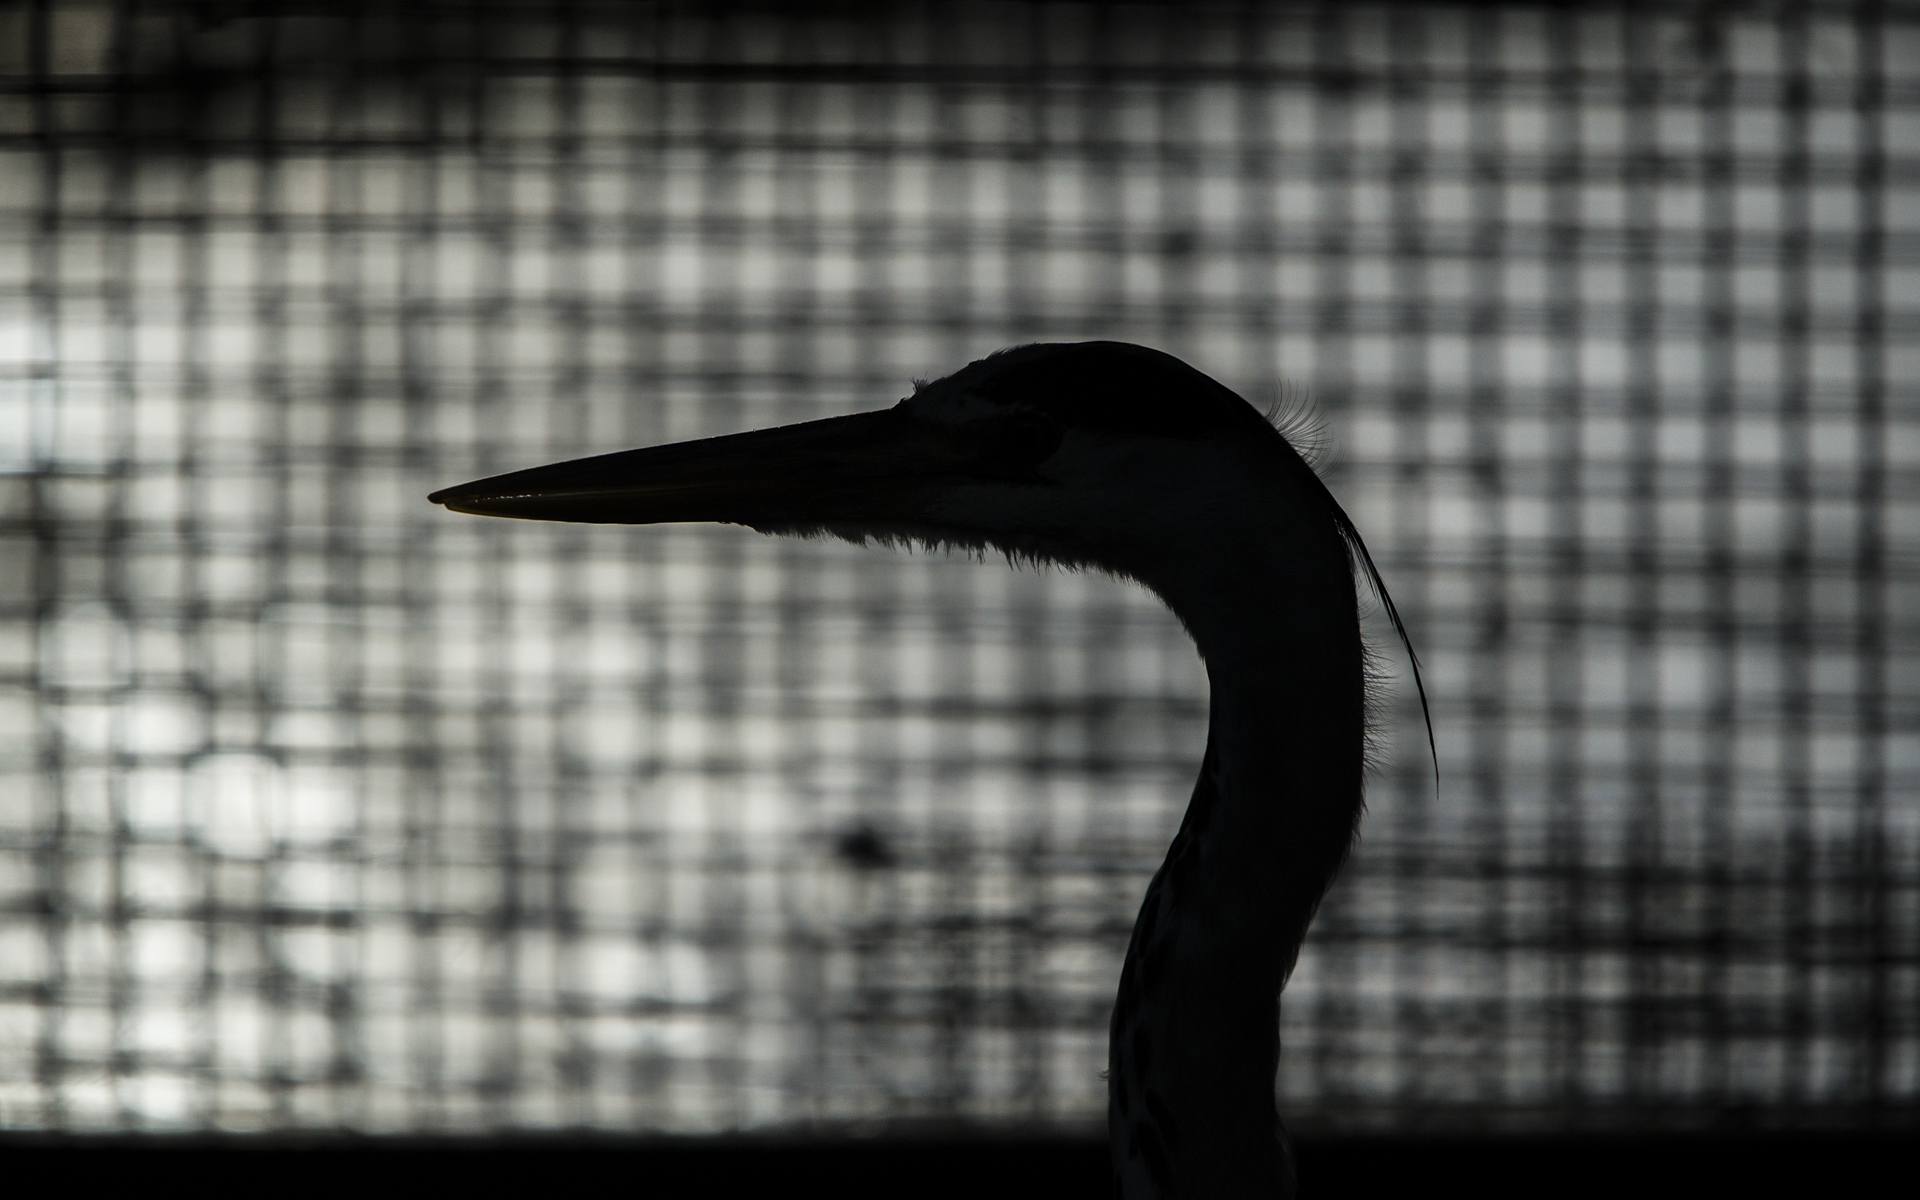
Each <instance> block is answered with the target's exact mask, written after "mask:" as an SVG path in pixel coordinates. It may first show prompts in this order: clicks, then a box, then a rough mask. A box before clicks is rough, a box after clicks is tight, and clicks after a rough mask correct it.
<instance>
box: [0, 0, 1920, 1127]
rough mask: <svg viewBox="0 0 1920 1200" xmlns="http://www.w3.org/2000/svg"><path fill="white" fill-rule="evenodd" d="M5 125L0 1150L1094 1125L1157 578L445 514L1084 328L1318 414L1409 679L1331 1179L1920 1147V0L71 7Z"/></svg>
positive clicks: (1194, 708) (1190, 721)
mask: <svg viewBox="0 0 1920 1200" xmlns="http://www.w3.org/2000/svg"><path fill="white" fill-rule="evenodd" d="M0 75H3V76H4V78H3V80H0V470H4V471H5V472H6V474H4V475H0V505H3V506H4V508H3V509H0V512H3V513H4V516H3V517H0V520H3V521H4V523H3V524H0V564H3V565H0V714H3V715H0V789H3V790H0V1124H4V1125H5V1126H8V1127H12V1128H71V1129H131V1128H139V1129H198V1128H222V1129H238V1130H322V1129H336V1128H353V1129H362V1130H369V1131H408V1132H436V1131H442V1132H444V1131H474V1130H484V1129H500V1128H521V1129H538V1128H554V1127H584V1128H602V1129H609V1130H679V1131H696V1132H697V1131H711V1130H719V1129H731V1128H742V1127H792V1126H801V1125H816V1124H821V1123H824V1124H827V1125H832V1126H835V1127H842V1126H844V1125H845V1124H846V1123H849V1122H853V1123H874V1122H883V1121H896V1120H911V1119H916V1118H924V1119H937V1120H956V1121H963V1122H986V1123H996V1122H1005V1123H1014V1122H1017V1123H1019V1124H1020V1125H1021V1126H1022V1127H1032V1126H1034V1125H1035V1124H1036V1123H1037V1124H1042V1125H1053V1126H1057V1127H1062V1128H1088V1129H1090V1128H1093V1127H1095V1126H1096V1124H1097V1122H1098V1120H1099V1116H1100V1114H1101V1113H1102V1112H1103V1110H1104V1103H1105V1100H1104V1095H1105V1093H1104V1085H1103V1084H1102V1083H1101V1082H1100V1081H1099V1080H1098V1078H1097V1077H1096V1072H1097V1071H1098V1069H1099V1068H1100V1067H1101V1066H1102V1065H1103V1064H1104V1057H1105V1049H1104V1023H1105V1019H1106V1014H1107V1011H1108V1005H1109V1003H1110V999H1111V995H1112V988H1113V986H1114V983H1115V980H1116V978H1117V974H1118V967H1119V959H1120V954H1121V952H1122V950H1123V948H1124V942H1125V936H1126V932H1127V930H1128V928H1129V926H1130V923H1131V920H1132V917H1133V913H1134V909H1135V906H1136V905H1137V903H1138V899H1139V897H1140V895H1141V893H1142V892H1143V890H1144V886H1145V883H1146V880H1147V877H1148V875H1149V874H1150V872H1151V871H1152V869H1153V867H1154V866H1155V865H1156V864H1157V862H1158V859H1159V857H1160V855H1161V854H1162V852H1163V851H1164V849H1165V846H1166V843H1167V840H1168V839H1169V837H1170V835H1171V832H1172V829H1173V826H1174V824H1175V822H1176V820H1177V817H1178V814H1179V810H1180V806H1181V805H1183V804H1184V802H1185V799H1186V795H1187V790H1188V787H1189V786H1190V780H1191V777H1192V773H1193V771H1194V770H1195V768H1196V766H1197V763H1198V759H1199V755H1200V751H1201V748H1202V745H1203V742H1204V738H1205V699H1206V693H1205V679H1204V674H1203V671H1202V669H1201V667H1200V665H1199V664H1198V663H1197V661H1196V659H1195V656H1194V655H1193V653H1192V651H1191V649H1190V647H1189V645H1188V643H1187V642H1186V640H1185V638H1184V636H1183V635H1182V633H1181V631H1180V630H1179V628H1178V627H1177V625H1176V624H1175V622H1174V621H1173V620H1172V618H1171V617H1170V616H1168V615H1167V614H1166V613H1164V612H1163V611H1162V610H1161V609H1160V608H1159V606H1158V604H1157V603H1155V602H1154V601H1153V600H1152V598H1151V597H1149V596H1146V595H1144V594H1143V593H1141V592H1139V591H1137V590H1134V589H1131V588H1129V587H1125V586H1121V585H1119V584H1116V583H1113V582H1110V581H1107V580H1104V579H1100V578H1090V577H1084V576H1076V575H1064V574H1045V575H1035V574H1017V573H1014V572H1011V571H1008V570H1007V569H1005V567H1004V566H1003V565H1001V564H997V563H984V564H976V563H970V562H964V561H955V560H947V559H942V558H938V557H925V556H910V555H906V554H902V553H895V552H887V551H859V550H855V549H853V548H850V547H845V546H839V545H828V544H822V543H793V542H777V541H772V540H768V539H763V538H760V537H758V536H757V535H754V534H751V533H747V532H744V531H740V530H729V529H718V528H715V529H707V528H664V529H639V530H630V529H618V528H611V529H597V528H583V527H577V526H576V527H567V526H545V525H533V524H519V523H512V522H500V521H486V520H481V519H477V518H468V517H460V516H456V515H452V514H448V513H444V512H441V511H438V510H436V509H434V508H432V507H431V506H429V505H428V504H427V503H426V502H425V499H424V497H425V494H426V493H427V492H428V491H429V490H431V489H432V488H435V487H439V486H444V485H447V484H450V483H454V482H458V481H460V480H464V479H469V478H473V477H476V476H479V475H482V474H489V473H493V472H497V471H501V470H506V469H511V468H514V467H518V466H526V465H533V464H536V463H540V462H546V461H550V460H553V459H557V458H562V457H569V456H576V455H581V454H586V453H594V452H600V451H605V450H613V449H622V448H626V447H629V446H635V445H641V444H646V443H650V442H656V441H663V440H672V439H681V438H687V437H693V436H700V435H706V434H713V433H720V432H727V431H732V430H737V429H745V428H752V427H757V426H764V425H771V424H775V423H782V422H787V421H792V420H797V419H803V418H808V417H813V416H820V415H827V414H831V413H838V412H845V411H855V410H858V409H863V408H870V407H878V406H881V405H884V404H887V403H890V402H891V401H892V400H893V399H894V398H896V397H898V396H900V395H902V394H904V392H905V391H906V389H907V388H908V386H909V385H908V382H907V381H908V379H909V378H910V377H912V376H916V375H918V376H931V375H940V374H945V373H946V372H948V371H950V370H953V369H955V368H957V367H959V366H961V365H963V364H964V363H966V362H968V361H970V360H972V359H974V358H977V357H979V356H981V355H983V354H984V353H986V352H988V351H990V350H993V349H996V348H998V347H1001V346H1004V345H1008V344H1012V343H1016V342H1024V341H1035V340H1054V339H1060V340H1064V339H1079V338H1092V337H1109V338H1120V339H1125V340H1131V341H1140V342H1145V343H1149V344H1152V345H1155V346H1159V347H1161V348H1164V349H1167V350H1169V351H1172V352H1174V353H1176V354H1179V355H1181V356H1182V357H1185V358H1187V359H1188V360H1189V361H1191V362H1193V363H1194V364H1195V365H1197V366H1199V367H1200V368H1202V369H1203V370H1206V371H1208V372H1209V373H1212V374H1214V375H1216V376H1217V377H1219V378H1221V379H1222V380H1224V381H1226V382H1227V383H1229V384H1230V385H1232V386H1234V387H1236V388H1237V389H1239V390H1240V391H1242V393H1243V394H1246V395H1249V396H1250V397H1252V398H1254V399H1255V400H1256V401H1259V400H1260V399H1261V398H1263V397H1264V396H1266V395H1268V394H1270V393H1271V392H1272V390H1273V389H1275V388H1277V387H1279V386H1281V385H1283V384H1291V385H1296V386H1298V387H1300V388H1302V389H1304V390H1305V391H1306V392H1307V393H1308V394H1309V395H1310V396H1311V398H1312V400H1313V401H1314V403H1315V404H1316V405H1317V407H1318V409H1319V411H1320V412H1321V413H1322V414H1323V415H1324V416H1325V417H1326V418H1327V419H1328V422H1329V425H1330V429H1331V434H1332V441H1333V443H1334V450H1333V456H1332V460H1331V463H1332V465H1331V466H1330V468H1329V469H1330V472H1331V474H1330V479H1331V482H1332V484H1333V486H1334V489H1335V491H1336V492H1337V493H1338V494H1339V495H1340V496H1341V497H1342V499H1343V500H1344V501H1345V503H1346V504H1347V507H1348V508H1349V510H1350V511H1351V512H1352V513H1353V514H1354V516H1355V518H1356V520H1357V522H1358V524H1359V526H1360V528H1361V529H1362V530H1363V531H1364V533H1365V534H1366V536H1367V537H1368V539H1369V541H1370V543H1371V545H1372V547H1373V550H1374V553H1375V555H1376V556H1377V557H1378V558H1379V560H1380V562H1381V565H1382V568H1383V570H1384V572H1385V574H1386V576H1387V578H1388V581H1389V583H1390V584H1391V586H1392V587H1393V588H1394V589H1395V591H1396V596H1397V599H1398V600H1399V602H1400V605H1401V607H1402V609H1403V610H1404V611H1405V612H1406V613H1407V614H1408V615H1409V617H1410V620H1411V624H1412V627H1413V632H1414V636H1415V638H1416V640H1417V642H1418V644H1419V646H1420V647H1421V649H1422V651H1423V653H1424V656H1425V658H1426V661H1427V663H1428V664H1429V672H1430V673H1429V676H1428V686H1429V689H1430V691H1431V693H1432V695H1433V699H1434V717H1435V723H1436V726H1437V731H1438V743H1439V753H1440V765H1441V774H1442V782H1441V785H1440V787H1439V790H1438V793H1437V795H1436V793H1435V791H1434V788H1433V784H1432V780H1431V777H1430V775H1429V773H1428V764H1427V762H1426V760H1425V735H1424V731H1423V730H1422V729H1421V727H1420V724H1419V721H1418V719H1417V715H1415V714H1414V713H1413V711H1412V710H1410V709H1409V707H1408V704H1407V700H1408V697H1407V696H1406V695H1405V694H1402V695H1401V696H1399V697H1398V704H1397V708H1396V710H1395V713H1396V715H1395V724H1394V727H1393V729H1392V731H1391V735H1390V738H1389V742H1390V746H1389V749H1388V758H1389V765H1388V766H1387V767H1386V768H1384V769H1383V770H1382V771H1381V772H1380V773H1379V774H1378V776H1377V777H1376V780H1375V783H1374V786H1373V788H1372V792H1371V797H1370V803H1371V813H1370V816H1369V818H1368V820H1367V823H1366V826H1365V830H1364V839H1363V843H1362V845H1361V848H1360V851H1359V853H1358V855H1357V857H1356V858H1355V860H1354V861H1353V863H1352V865H1351V866H1350V867H1349V868H1348V870H1347V872H1346V875H1345V877H1344V879H1343V881H1342V883H1341V884H1340V885H1339V886H1338V888H1337V889H1336V891H1335V893H1334V895H1333V896H1332V897H1331V898H1330V899H1329V901H1328V904H1327V906H1326V908H1325V910H1324V911H1323V913H1322V915H1321V917H1320V919H1319V922H1318V924H1317V925H1316V927H1315V930H1314V933H1313V935H1312V937H1311V939H1310V941H1309V945H1308V947H1307V950H1306V953H1305V956H1304V958H1303V960H1302V963H1301V966H1300V969H1299V972H1298V974H1297V976H1296V977H1295V979H1294V981H1293V983H1292V985H1291V987H1290V989H1289V991H1288V993H1287V998H1286V1003H1285V1006H1284V1015H1283V1026H1284V1034H1283V1036H1284V1040H1285V1044H1286V1054H1285V1059H1284V1063H1283V1069H1282V1075H1281V1082H1280V1088H1281V1094H1282V1097H1283V1101H1284V1107H1285V1110H1286V1112H1287V1113H1288V1115H1289V1120H1290V1121H1291V1122H1292V1123H1293V1124H1294V1125H1295V1127H1296V1128H1298V1129H1301V1130H1304V1131H1309V1132H1311V1131H1314V1130H1326V1129H1384V1130H1409V1129H1414V1128H1477V1129H1488V1128H1517V1127H1522V1126H1525V1127H1539V1128H1551V1129H1571V1128H1595V1127H1605V1128H1625V1127H1637V1126H1644V1125H1647V1124H1659V1125H1662V1126H1665V1127H1675V1126H1683V1125H1689V1124H1693V1125H1704V1124H1712V1123H1715V1122H1722V1121H1727V1120H1757V1121H1774V1122H1803V1123H1805V1122H1814V1123H1818V1122H1845V1123H1858V1122H1861V1121H1864V1120H1870V1119H1874V1118H1875V1117H1876V1114H1878V1116H1879V1117H1882V1118H1890V1117H1892V1116H1893V1115H1896V1114H1900V1113H1906V1114H1908V1115H1909V1116H1910V1114H1911V1113H1912V1112H1913V1110H1914V1105H1915V1102H1916V1098H1917V1097H1920V809H1916V806H1915V804H1914V799H1913V797H1914V794H1915V783H1916V768H1920V738H1916V736H1915V733H1914V730H1915V728H1916V723H1915V718H1916V715H1917V714H1916V704H1915V699H1916V691H1917V689H1920V669H1917V668H1920V662H1916V657H1915V640H1914V637H1913V635H1914V633H1915V616H1914V614H1915V612H1916V607H1915V601H1916V599H1920V593H1917V592H1916V585H1917V584H1920V571H1917V570H1916V567H1917V566H1920V558H1917V557H1916V551H1917V550H1920V403H1916V402H1917V401H1920V349H1916V346H1920V342H1917V341H1916V334H1920V10H1916V9H1915V8H1913V7H1910V6H1907V5H1894V4H1864V5H1825V4H1815V5H1795V4H1772V5H1753V6H1741V5H1732V6H1728V5H1703V6H1700V7H1697V8H1695V7H1690V6H1686V5H1669V6H1662V7H1661V8H1659V9H1658V10H1657V11H1653V10H1647V9H1642V8H1624V9H1621V8H1610V7H1598V6H1596V7H1592V8H1586V9H1569V8H1564V7H1545V8H1528V7H1523V6H1512V7H1505V8H1502V7H1497V6H1481V7H1467V8H1460V9H1444V8H1438V7H1429V6H1420V7H1401V8H1367V7H1360V6H1353V5H1339V6H1332V7H1328V8H1324V9H1292V8H1284V7H1278V6H1264V5H1256V6H1247V7H1240V8H1235V7H1230V6H1205V7H1191V6H1181V7H1177V8H1176V7H1171V6H1169V7H1154V6H1131V7H1124V8H1118V7H1116V8H1106V7H1098V6H1074V5H1048V6H1018V5H977V4H927V5H911V6H900V7H897V8H894V7H865V8H859V9H845V10H836V11H833V12H827V13H823V14H809V15H794V14H792V13H782V12H781V11H779V10H777V9H774V8H765V9H755V8H751V7H733V8H728V7H717V6H705V5H703V6H693V7H691V8H685V9H682V8H679V7H673V6H660V7H654V8H646V7H633V6H626V5H607V6H602V5H595V4H584V3H582V4H573V5H559V6H555V5H544V4H543V5H524V6H516V5H507V4H486V3H470V4H459V5H444V6H437V5H432V4H420V5H409V6H369V7H366V8H365V9H356V8H354V7H352V6H347V5H337V4H330V5H323V6H308V7H304V8H296V7H286V8H271V7H260V6H256V5H245V4H241V5H229V4H219V5H188V4H179V5H166V4H158V3H120V4H99V5H86V4H25V5H14V6H11V7H7V8H4V9H0ZM1407 690H1409V689H1406V688H1405V687H1402V689H1401V691H1402V692H1403V693H1404V692H1406V691H1407Z"/></svg>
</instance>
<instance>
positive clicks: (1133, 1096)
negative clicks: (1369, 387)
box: [1109, 523, 1365, 1200]
mask: <svg viewBox="0 0 1920 1200" xmlns="http://www.w3.org/2000/svg"><path fill="white" fill-rule="evenodd" d="M1259 532H1261V533H1264V534H1265V535H1266V536H1264V537H1261V536H1252V537H1250V539H1246V540H1239V539H1237V547H1236V552H1235V553H1234V554H1233V555H1231V556H1229V555H1225V554H1222V555H1218V556H1215V557H1212V558H1208V559H1205V560H1204V561H1197V562H1194V563H1191V564H1189V565H1188V566H1187V567H1186V569H1184V570H1183V572H1182V573H1181V576H1180V578H1179V579H1178V580H1170V581H1167V582H1165V583H1163V584H1160V585H1159V586H1158V587H1157V590H1160V591H1161V594H1162V595H1163V596H1164V597H1165V598H1166V599H1167V601H1168V602H1169V604H1170V605H1171V606H1172V607H1173V608H1174V611H1175V612H1176V613H1177V614H1178V615H1179V616H1180V617H1181V618H1182V620H1183V621H1184V622H1185V623H1186V625H1187V627H1188V629H1189V630H1190V631H1191V632H1192V633H1193V635H1194V639H1195V641H1196V643H1197V644H1198V645H1199V647H1200V651H1201V654H1202V656H1203V657H1204V658H1205V659H1206V662H1207V670H1208V675H1209V679H1210V682H1211V685H1212V711H1211V716H1210V722H1209V735H1208V744H1207V753H1206V758H1205V761H1204V763H1203V765H1202V768H1201V775H1200V780H1199V782H1198V784H1197V785H1196V786H1195V789H1194V795H1193V799H1192V801H1191V803H1190V804H1189V806H1188V809H1187V814H1186V817H1185V819H1184V821H1183V822H1182V824H1181V828H1180V832H1179V834H1178V835H1177V836H1176V837H1175V839H1174V843H1173V846H1172V848H1171V849H1170V850H1169V852H1168V855H1167V860H1166V863H1165V864H1164V865H1163V866H1162V867H1161V869H1160V872H1159V873H1158V874H1157V875H1156V876H1155V877H1154V881H1153V884H1152V886H1151V887H1150V888H1149V890H1148V894H1147V899H1146V903H1145V905H1144V906H1143V907H1142V909H1141V913H1140V917H1139V920H1138V922H1137V923H1136V925H1135V927H1134V934H1133V941H1132V944H1131V945H1130V946H1129V948H1128V951H1127V962H1126V967H1125V970H1124V971H1123V974H1122V981H1121V989H1120V996H1119V998H1118V1001H1117V1002H1116V1005H1115V1009H1114V1021H1113V1029H1112V1045H1111V1050H1110V1071H1111V1075H1110V1098H1111V1103H1110V1106H1109V1125H1110V1132H1111V1134H1112V1136H1113V1138H1114V1151H1115V1163H1116V1166H1117V1167H1118V1168H1119V1170H1120V1175H1121V1182H1122V1187H1123V1193H1124V1195H1125V1196H1126V1197H1127V1198H1128V1200H1141V1198H1145V1197H1155V1198H1160V1197H1175V1196H1179V1197H1197V1196H1205V1197H1220V1198H1226V1197H1242V1196H1263V1197H1273V1196H1276V1195H1290V1194H1291V1192H1292V1169H1291V1166H1290V1164H1289V1163H1288V1162H1287V1161H1286V1155H1285V1150H1284V1148H1283V1146H1282V1144H1281V1141H1280V1138H1279V1134H1278V1118H1277V1115H1276V1112H1275V1108H1274V1100H1273V1087H1274V1074H1275V1069H1276V1066H1277V1064H1278V1059H1279V1026H1278V999H1279V994H1280V989H1281V987H1282V986H1283V985H1284V984H1285V981H1286V978H1287V975H1288V974H1289V973H1290V972H1291V971H1292V969H1293V965H1294V961H1295V959H1296V958H1297V956H1298V954H1299V949H1300V943H1301V940H1302V939H1303V938H1304V936H1305V934H1306V929H1307V924H1308V922H1309V921H1311V920H1312V917H1313V913H1314V909H1315V907H1316V906H1317V905H1318V904H1319V901H1320V898H1321V896H1322V895H1323V894H1324V892H1325V891H1326V888H1327V886H1328V884H1329V883H1331V882H1332V879H1333V876H1334V874H1335V872H1336V871H1338V869H1339V867H1340V864H1341V862H1342V860H1343V859H1344V858H1345V857H1346V853H1347V850H1348V848H1349V846H1350V845H1351V843H1352V840H1353V835H1354V830H1355V827H1356V824H1357V822H1358V820H1359V814H1360V802H1361V773H1362V769H1363V764H1362V760H1363V752H1364V743H1365V678H1364V667H1363V652H1362V646H1361V640H1360V633H1359V624H1358V617H1357V613H1356V608H1355V602H1354V592H1353V586H1352V578H1351V575H1350V574H1349V573H1348V571H1347V560H1346V554H1345V549H1344V547H1343V546H1341V545H1340V543H1339V541H1338V538H1337V535H1335V534H1333V532H1332V530H1331V526H1330V523H1329V525H1328V526H1327V528H1326V529H1325V532H1324V536H1320V533H1321V531H1319V530H1316V529H1307V530H1295V531H1293V536H1280V537H1276V536H1274V531H1273V529H1272V528H1266V529H1263V530H1261V531H1259Z"/></svg>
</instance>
